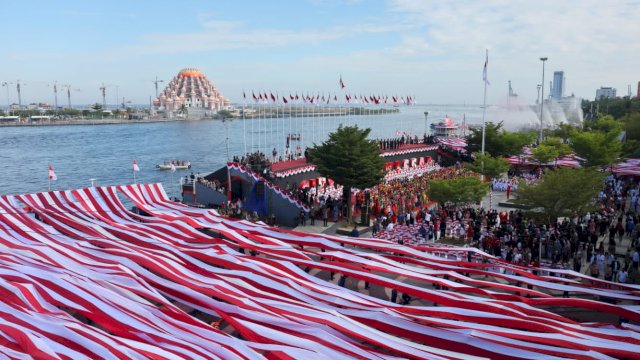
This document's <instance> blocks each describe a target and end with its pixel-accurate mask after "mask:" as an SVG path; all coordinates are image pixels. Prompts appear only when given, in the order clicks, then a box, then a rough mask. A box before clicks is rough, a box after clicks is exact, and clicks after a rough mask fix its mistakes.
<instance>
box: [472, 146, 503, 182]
mask: <svg viewBox="0 0 640 360" xmlns="http://www.w3.org/2000/svg"><path fill="white" fill-rule="evenodd" d="M473 157H474V160H473V162H471V163H465V164H464V166H465V167H466V168H467V169H469V170H471V171H473V172H477V173H478V174H482V175H484V176H486V177H487V178H488V179H494V178H497V177H499V176H500V175H502V174H503V173H505V172H507V170H509V167H510V166H511V164H509V163H508V162H507V161H506V160H504V159H503V158H498V157H493V156H491V155H490V154H489V153H487V152H485V153H484V155H483V154H482V153H474V154H473Z"/></svg>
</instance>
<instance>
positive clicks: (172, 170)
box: [171, 161, 176, 172]
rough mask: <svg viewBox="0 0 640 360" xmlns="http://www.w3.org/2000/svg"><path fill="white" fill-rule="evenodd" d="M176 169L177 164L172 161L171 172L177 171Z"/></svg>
mask: <svg viewBox="0 0 640 360" xmlns="http://www.w3.org/2000/svg"><path fill="white" fill-rule="evenodd" d="M175 171H176V164H174V163H173V161H172V162H171V172H175Z"/></svg>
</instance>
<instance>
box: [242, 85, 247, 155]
mask: <svg viewBox="0 0 640 360" xmlns="http://www.w3.org/2000/svg"><path fill="white" fill-rule="evenodd" d="M246 105H247V96H246V95H245V93H244V90H243V91H242V138H243V139H242V142H243V145H244V155H247V118H246V117H245V116H244V110H245V107H246Z"/></svg>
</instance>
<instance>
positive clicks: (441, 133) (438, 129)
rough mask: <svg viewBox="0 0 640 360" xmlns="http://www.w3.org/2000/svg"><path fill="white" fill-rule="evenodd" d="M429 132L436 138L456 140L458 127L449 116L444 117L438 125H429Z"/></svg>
mask: <svg viewBox="0 0 640 360" xmlns="http://www.w3.org/2000/svg"><path fill="white" fill-rule="evenodd" d="M431 130H432V134H433V136H435V137H436V138H456V137H458V130H459V126H458V125H457V124H456V123H455V122H454V121H453V119H451V118H450V117H449V116H445V118H444V119H443V120H442V121H440V122H439V123H437V124H431Z"/></svg>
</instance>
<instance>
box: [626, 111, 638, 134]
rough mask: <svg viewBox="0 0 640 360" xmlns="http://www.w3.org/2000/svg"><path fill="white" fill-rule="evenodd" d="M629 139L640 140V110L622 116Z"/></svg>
mask: <svg viewBox="0 0 640 360" xmlns="http://www.w3.org/2000/svg"><path fill="white" fill-rule="evenodd" d="M622 122H623V123H624V131H625V133H626V138H627V140H640V112H636V113H633V114H630V115H627V116H625V117H623V118H622Z"/></svg>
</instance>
